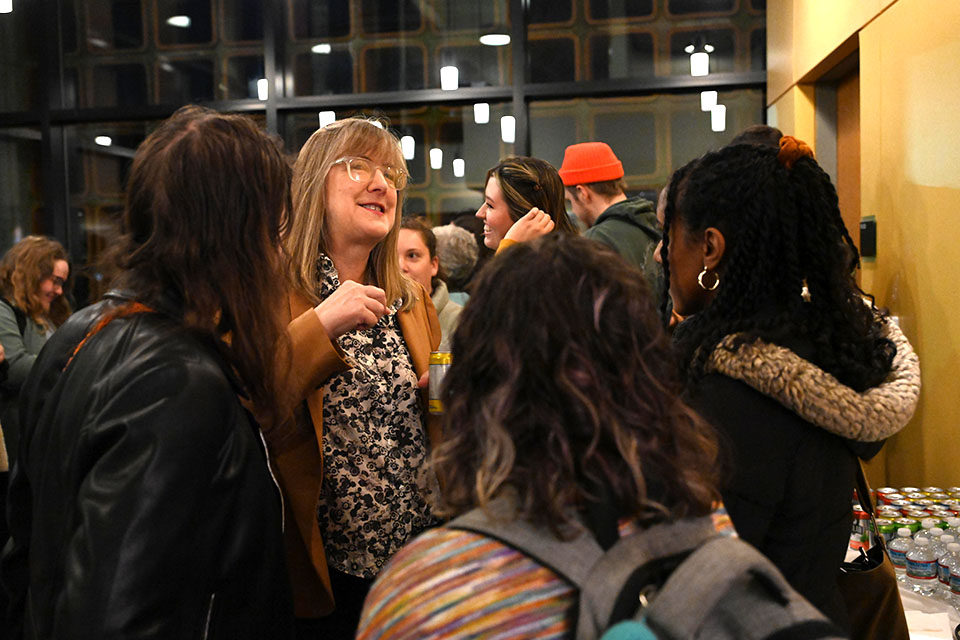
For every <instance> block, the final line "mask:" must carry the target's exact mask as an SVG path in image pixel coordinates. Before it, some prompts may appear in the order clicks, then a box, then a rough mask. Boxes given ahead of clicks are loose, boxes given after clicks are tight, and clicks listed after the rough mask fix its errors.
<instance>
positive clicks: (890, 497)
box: [877, 493, 907, 504]
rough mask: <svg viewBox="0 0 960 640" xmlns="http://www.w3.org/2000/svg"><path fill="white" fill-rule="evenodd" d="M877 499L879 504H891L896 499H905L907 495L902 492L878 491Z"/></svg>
mask: <svg viewBox="0 0 960 640" xmlns="http://www.w3.org/2000/svg"><path fill="white" fill-rule="evenodd" d="M877 499H878V500H879V501H880V504H893V503H894V502H896V501H897V500H906V499H907V497H906V496H905V495H903V494H902V493H878V494H877Z"/></svg>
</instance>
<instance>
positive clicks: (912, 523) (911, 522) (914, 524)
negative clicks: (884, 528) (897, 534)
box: [893, 518, 920, 535]
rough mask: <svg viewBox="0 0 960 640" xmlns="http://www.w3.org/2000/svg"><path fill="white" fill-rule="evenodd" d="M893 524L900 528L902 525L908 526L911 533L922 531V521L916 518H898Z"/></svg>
mask: <svg viewBox="0 0 960 640" xmlns="http://www.w3.org/2000/svg"><path fill="white" fill-rule="evenodd" d="M893 524H894V525H896V527H897V528H898V529H899V528H901V527H906V528H907V529H910V534H911V535H913V534H914V533H916V532H917V531H920V521H919V520H917V519H915V518H897V519H896V520H894V521H893Z"/></svg>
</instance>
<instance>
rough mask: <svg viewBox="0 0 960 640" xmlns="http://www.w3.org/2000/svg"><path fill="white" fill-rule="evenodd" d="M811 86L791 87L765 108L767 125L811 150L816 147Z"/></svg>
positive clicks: (814, 115)
mask: <svg viewBox="0 0 960 640" xmlns="http://www.w3.org/2000/svg"><path fill="white" fill-rule="evenodd" d="M813 89H814V87H813V85H812V84H798V85H793V86H792V87H790V89H788V90H787V91H786V93H784V94H783V95H782V96H780V99H779V100H777V101H776V102H774V103H773V104H771V105H770V106H769V107H767V123H768V124H770V125H771V126H774V127H777V128H778V129H780V131H782V132H783V135H786V136H794V137H795V138H800V139H801V140H803V141H804V142H806V143H807V144H809V145H810V146H811V147H812V148H814V149H815V148H816V146H817V136H816V129H817V127H816V124H817V122H816V116H817V114H816V111H815V110H814V106H815V103H814V99H813V93H814V91H813Z"/></svg>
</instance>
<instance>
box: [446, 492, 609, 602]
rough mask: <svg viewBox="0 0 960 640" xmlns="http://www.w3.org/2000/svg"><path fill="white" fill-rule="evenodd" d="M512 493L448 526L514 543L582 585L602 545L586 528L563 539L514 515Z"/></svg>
mask: <svg viewBox="0 0 960 640" xmlns="http://www.w3.org/2000/svg"><path fill="white" fill-rule="evenodd" d="M514 504H515V503H514V500H513V499H512V498H511V497H509V496H503V497H500V498H497V499H495V500H493V501H492V502H490V504H488V505H487V508H486V510H484V509H480V508H477V509H473V510H472V511H469V512H467V513H465V514H463V515H462V516H460V517H458V518H456V519H455V520H453V521H452V522H450V523H448V524H447V525H446V526H447V527H448V528H452V529H462V530H464V531H472V532H474V533H479V534H481V535H484V536H487V537H488V538H493V539H495V540H499V541H500V542H502V543H504V544H505V545H507V546H509V547H513V548H514V549H516V550H517V551H520V552H522V553H524V554H526V555H528V556H530V557H531V558H533V559H534V560H536V561H537V562H539V563H540V564H542V565H544V566H545V567H547V568H548V569H550V570H551V571H553V572H554V573H556V574H557V575H559V576H561V577H562V578H564V579H565V580H566V581H567V582H569V583H571V584H572V585H573V586H575V587H576V588H577V589H578V590H579V589H581V588H582V585H583V583H584V582H585V581H586V579H587V576H588V575H589V573H590V569H591V568H592V567H593V565H594V564H596V562H597V560H599V559H600V556H602V555H603V549H601V548H600V545H599V544H597V542H596V540H594V539H593V536H591V535H589V534H588V533H587V532H586V531H583V532H581V533H580V534H579V535H577V536H576V537H575V538H573V539H571V540H560V539H558V538H557V537H556V536H554V535H552V534H551V533H550V532H549V531H547V530H545V529H542V528H540V527H536V526H534V525H532V524H530V523H528V522H527V521H525V520H521V519H519V518H516V517H514V515H513V514H515V513H516V508H515V506H514Z"/></svg>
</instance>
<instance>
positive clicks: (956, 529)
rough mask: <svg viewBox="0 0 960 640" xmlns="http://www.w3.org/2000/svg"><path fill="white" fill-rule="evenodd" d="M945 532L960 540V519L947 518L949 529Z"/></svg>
mask: <svg viewBox="0 0 960 640" xmlns="http://www.w3.org/2000/svg"><path fill="white" fill-rule="evenodd" d="M943 532H944V533H949V534H950V535H952V536H953V537H954V538H960V518H947V528H946V529H944V531H943Z"/></svg>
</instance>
